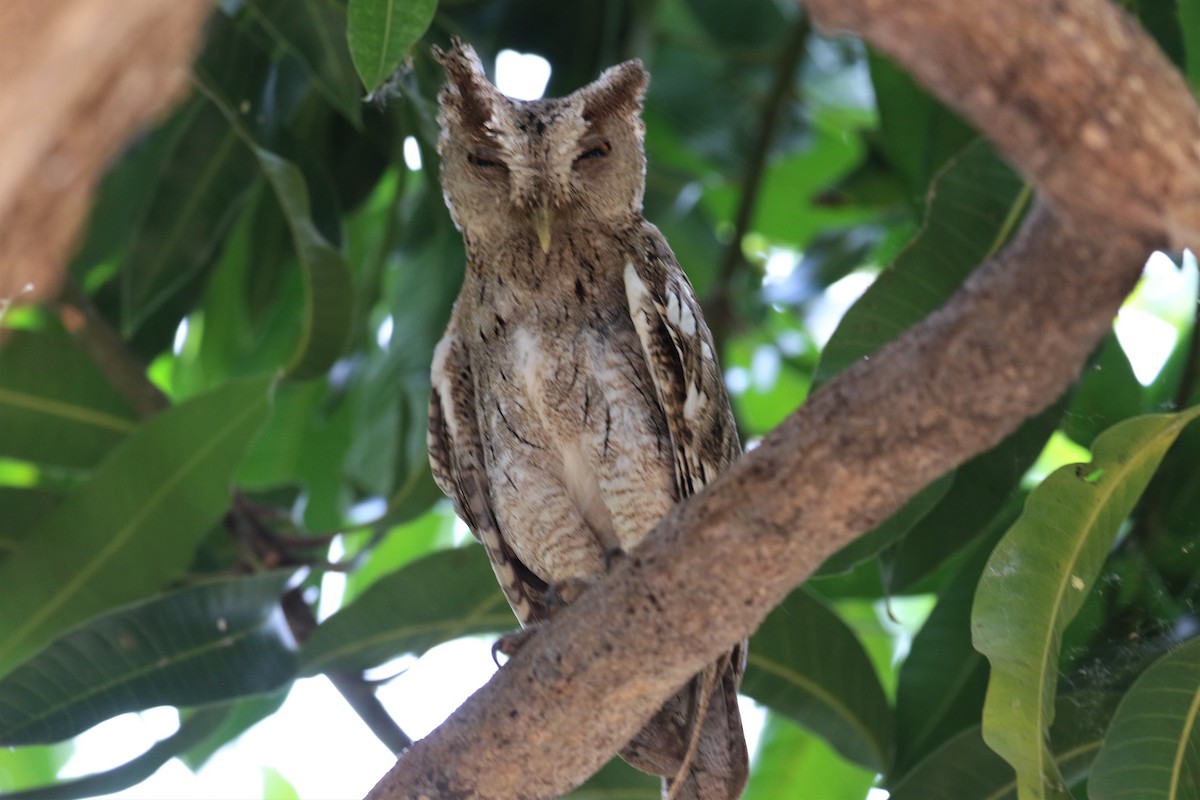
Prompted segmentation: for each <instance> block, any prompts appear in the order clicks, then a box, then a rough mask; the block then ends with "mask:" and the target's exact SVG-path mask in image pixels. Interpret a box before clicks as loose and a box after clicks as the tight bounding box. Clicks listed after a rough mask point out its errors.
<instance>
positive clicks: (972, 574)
mask: <svg viewBox="0 0 1200 800" xmlns="http://www.w3.org/2000/svg"><path fill="white" fill-rule="evenodd" d="M1001 530H1003V529H1001ZM1001 530H997V531H996V534H995V535H993V536H990V537H989V538H988V539H987V540H985V541H981V542H979V544H978V545H976V547H975V549H974V551H973V552H972V553H971V554H970V556H969V557H968V559H967V561H966V562H965V563H964V564H963V565H962V566H961V567H960V568H959V569H958V571H957V573H956V574H955V576H954V578H953V579H952V580H951V581H950V583H949V584H948V585H947V586H946V588H945V589H943V590H942V592H941V594H940V596H939V597H938V603H937V605H936V606H935V607H934V609H933V612H932V613H930V615H929V618H928V619H926V620H925V624H924V625H922V626H921V630H920V631H918V632H917V635H916V636H914V637H913V640H912V645H911V647H910V648H909V652H908V656H907V657H905V659H904V663H903V665H902V666H901V667H900V680H899V684H898V686H897V689H896V745H897V754H896V768H895V770H894V772H893V776H900V775H903V774H904V773H905V772H906V771H907V770H908V769H910V768H911V767H912V766H913V764H914V763H916V762H917V761H919V760H920V759H921V758H924V757H925V756H926V755H927V754H928V753H929V752H930V751H932V750H934V749H935V748H936V747H937V746H938V745H940V744H941V743H942V742H944V741H945V740H946V739H948V738H949V737H950V736H952V735H953V734H955V733H958V732H959V731H961V730H963V729H964V728H968V727H970V726H971V725H974V724H977V723H978V720H979V714H980V712H981V711H982V710H983V697H984V692H985V691H986V689H987V663H986V662H985V661H984V658H983V656H982V655H980V654H979V652H978V651H977V650H975V648H974V647H972V646H971V601H972V600H973V599H974V596H975V587H976V584H977V583H978V581H979V576H980V574H981V573H982V572H983V568H984V565H985V564H986V563H987V559H988V556H989V555H991V552H992V546H993V545H994V544H995V542H996V539H997V538H998V536H999V534H1000V532H1001Z"/></svg>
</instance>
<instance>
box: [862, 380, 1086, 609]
mask: <svg viewBox="0 0 1200 800" xmlns="http://www.w3.org/2000/svg"><path fill="white" fill-rule="evenodd" d="M1068 399H1069V398H1068V397H1065V396H1064V397H1063V398H1061V399H1060V400H1059V401H1058V402H1057V403H1055V404H1054V405H1052V406H1050V407H1049V408H1048V409H1046V410H1045V411H1043V412H1042V413H1041V414H1038V415H1037V416H1036V417H1033V418H1031V419H1027V420H1025V422H1024V423H1023V424H1022V425H1021V427H1019V428H1017V430H1016V431H1015V432H1014V433H1013V434H1012V435H1010V436H1009V437H1008V438H1006V439H1005V440H1004V441H1002V442H1000V444H998V445H996V446H995V447H993V448H992V449H991V450H989V451H987V452H986V453H982V454H980V455H978V456H975V458H973V459H971V460H970V461H968V462H967V463H966V464H963V465H962V466H961V467H959V468H958V469H957V470H955V472H954V484H953V485H952V486H951V487H950V491H949V492H947V493H946V496H945V497H943V498H942V501H941V502H940V503H938V504H937V506H935V507H934V508H933V510H932V511H930V512H929V513H928V514H926V515H925V516H924V517H923V518H922V519H921V520H920V521H918V522H917V524H916V525H914V526H913V528H912V529H911V530H910V531H909V532H908V535H907V536H906V537H905V538H904V539H901V540H900V541H899V542H897V543H896V545H895V546H893V547H892V548H890V549H888V550H887V551H885V552H884V553H883V555H882V556H881V559H882V562H883V571H884V583H885V585H886V586H887V588H888V590H889V591H891V592H894V593H901V592H905V591H908V590H910V589H912V587H913V586H914V585H915V584H916V583H917V581H919V580H921V579H922V578H924V577H925V576H926V575H928V574H930V573H931V572H933V571H934V570H935V569H936V568H937V567H938V565H940V564H942V563H943V562H944V561H945V560H946V559H947V558H948V557H949V556H951V555H952V554H954V553H955V552H957V551H958V550H960V549H961V548H962V547H964V546H966V545H967V544H969V543H970V542H971V541H972V540H974V539H975V538H976V537H978V536H979V535H981V534H982V532H983V531H985V530H986V529H987V528H988V526H989V525H991V524H992V522H993V520H995V518H996V515H997V514H1000V513H1002V512H1003V510H1004V508H1005V506H1006V504H1007V503H1008V502H1009V501H1010V499H1011V498H1012V497H1013V496H1014V493H1015V492H1016V491H1017V490H1018V488H1019V482H1020V480H1021V476H1022V475H1024V474H1025V472H1026V471H1027V470H1028V469H1029V468H1030V467H1031V466H1033V463H1034V462H1035V461H1036V460H1037V457H1038V454H1039V453H1040V452H1042V449H1043V448H1044V447H1045V445H1046V440H1047V439H1048V438H1049V437H1050V434H1051V433H1053V432H1054V428H1055V427H1056V426H1057V425H1058V422H1059V420H1060V419H1061V418H1062V414H1063V409H1064V408H1065V407H1066V403H1067V401H1068Z"/></svg>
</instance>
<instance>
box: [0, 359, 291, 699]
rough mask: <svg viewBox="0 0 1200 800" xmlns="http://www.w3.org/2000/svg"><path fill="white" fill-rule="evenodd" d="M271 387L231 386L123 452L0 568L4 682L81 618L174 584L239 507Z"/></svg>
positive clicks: (158, 422)
mask: <svg viewBox="0 0 1200 800" xmlns="http://www.w3.org/2000/svg"><path fill="white" fill-rule="evenodd" d="M268 386H269V381H268V380H267V379H263V378H259V379H254V380H246V381H239V382H230V383H227V384H226V385H224V386H223V387H221V388H220V389H217V390H215V391H213V392H210V393H208V394H205V395H201V396H200V397H197V398H195V399H193V400H191V401H188V402H187V403H184V404H183V405H180V406H178V407H176V408H172V409H170V410H168V411H165V412H163V413H162V414H160V415H159V416H158V417H156V418H154V419H153V420H151V421H150V422H148V423H146V424H145V425H143V426H141V427H140V428H138V429H137V431H135V432H134V433H132V434H130V435H129V437H127V438H126V439H125V440H124V441H123V442H121V444H119V445H117V446H116V447H115V448H114V449H113V450H112V451H111V452H110V453H109V454H108V456H107V457H106V458H105V459H104V461H102V462H101V463H100V465H99V466H98V467H97V468H96V471H95V473H94V474H93V475H92V477H91V479H90V480H89V481H88V482H87V483H86V484H84V485H83V486H81V487H79V489H77V490H76V491H74V492H72V493H71V494H70V496H68V497H67V498H66V499H65V500H64V501H63V502H62V504H61V505H59V506H58V507H57V508H56V509H55V510H54V511H53V512H51V514H50V516H49V517H47V518H46V519H45V521H44V522H43V523H42V524H41V525H40V526H39V528H38V529H37V530H36V531H34V532H32V533H31V534H30V535H29V536H28V537H27V539H26V541H25V542H24V544H23V545H22V548H21V550H19V551H18V552H16V553H13V554H12V555H11V556H9V557H8V558H7V559H5V560H4V562H3V563H0V586H2V587H3V596H4V614H3V615H0V675H3V674H5V673H7V672H8V671H9V670H10V669H11V668H12V667H13V666H15V665H16V664H19V663H20V662H21V661H23V660H24V659H25V658H26V657H27V656H29V655H30V654H32V653H33V652H34V651H35V650H37V649H40V648H41V647H42V646H43V645H45V644H47V643H48V642H49V641H50V640H51V639H53V638H54V637H55V636H57V635H58V634H60V633H62V632H63V631H65V630H67V629H68V628H71V627H74V626H75V625H76V624H78V623H80V622H82V621H83V620H85V619H87V618H89V617H92V616H94V615H96V614H98V613H100V612H103V611H106V610H108V609H110V608H113V607H115V606H118V605H121V604H123V603H127V602H130V601H132V600H136V599H138V598H140V597H143V596H145V595H148V594H150V593H151V592H153V591H155V590H157V589H159V588H160V587H162V586H164V585H165V584H167V583H169V582H170V581H171V580H173V579H174V578H176V577H177V576H178V575H179V574H180V573H182V571H183V569H184V568H185V567H186V566H187V564H188V562H189V561H190V560H191V558H192V554H193V552H194V550H195V547H196V545H197V544H198V543H199V541H200V540H201V538H203V536H204V535H205V534H206V533H207V532H208V530H209V528H210V527H211V526H212V525H213V524H215V523H216V522H217V521H218V520H220V518H221V515H222V514H224V513H225V511H226V509H227V508H228V505H229V491H230V479H231V477H232V475H233V471H234V469H236V467H237V464H238V462H239V461H240V459H241V456H242V453H243V452H244V450H245V448H246V445H247V443H248V442H249V441H250V439H251V438H253V436H254V433H255V432H256V431H257V429H258V427H259V425H260V424H262V421H263V419H264V418H265V417H266V413H267V401H268V398H267V389H268Z"/></svg>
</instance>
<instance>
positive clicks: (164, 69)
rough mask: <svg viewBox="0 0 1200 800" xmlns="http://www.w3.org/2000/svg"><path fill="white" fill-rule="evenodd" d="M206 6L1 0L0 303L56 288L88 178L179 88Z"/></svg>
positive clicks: (84, 204) (202, 1)
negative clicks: (0, 155) (0, 157)
mask: <svg viewBox="0 0 1200 800" xmlns="http://www.w3.org/2000/svg"><path fill="white" fill-rule="evenodd" d="M211 10H212V0H175V1H174V2H169V3H164V2H161V0H121V2H119V3H113V2H111V0H55V2H53V3H46V2H42V0H4V1H3V2H0V75H3V76H4V80H3V82H0V153H3V154H4V157H3V158H2V159H0V301H4V300H6V299H16V300H17V301H18V302H22V303H32V302H35V301H36V300H38V299H39V298H42V297H48V296H51V295H53V293H54V291H55V289H56V288H57V286H58V280H59V277H60V276H61V274H62V270H63V264H64V263H65V261H66V259H67V257H68V256H69V255H70V249H71V247H72V245H73V244H74V242H75V237H76V233H77V231H78V230H79V226H80V224H81V223H82V222H83V219H84V217H85V215H86V214H87V212H88V209H89V208H90V206H91V196H92V187H93V186H94V184H95V182H96V180H97V179H98V177H99V175H100V173H101V171H102V170H103V169H104V168H105V167H106V166H107V165H108V162H109V161H110V160H111V159H112V157H113V155H114V154H115V153H116V152H117V150H118V149H119V148H120V147H122V146H123V145H124V144H125V143H126V142H127V141H128V140H129V138H130V136H131V135H133V134H134V133H135V132H136V131H137V130H138V129H139V128H142V127H145V126H146V125H148V124H149V123H150V122H152V121H153V119H154V118H155V117H156V116H158V115H159V114H161V113H162V112H163V111H164V110H165V109H167V108H169V107H170V106H171V105H172V104H173V103H174V102H175V100H177V99H178V98H179V96H180V95H181V93H182V92H183V91H184V89H185V88H186V86H187V73H188V65H189V64H190V63H191V60H192V55H193V54H194V52H195V48H196V44H197V42H198V41H199V38H200V31H201V28H202V26H203V22H204V20H205V18H206V17H207V16H208V14H209V12H210V11H211ZM27 286H29V287H31V288H29V289H28V290H26V287H27Z"/></svg>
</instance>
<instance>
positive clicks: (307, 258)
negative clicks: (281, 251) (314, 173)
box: [196, 65, 354, 380]
mask: <svg viewBox="0 0 1200 800" xmlns="http://www.w3.org/2000/svg"><path fill="white" fill-rule="evenodd" d="M196 71H197V75H198V76H199V78H200V88H201V90H202V91H204V93H205V94H206V95H207V96H208V98H209V99H210V100H211V101H212V102H213V104H214V105H215V106H216V107H217V108H218V109H220V111H221V113H222V114H223V115H224V116H225V118H226V120H227V121H228V123H229V127H230V129H231V130H232V131H233V132H234V133H235V134H236V135H237V136H238V137H240V138H241V139H242V141H243V142H244V143H245V145H246V146H247V147H249V148H250V150H251V152H253V153H254V156H255V158H256V159H257V160H258V165H259V168H260V169H261V171H262V172H263V174H264V175H265V176H266V178H267V181H268V182H269V183H270V184H271V188H272V189H273V190H274V192H275V198H276V200H278V201H279V205H280V208H282V209H283V212H284V216H285V217H286V219H287V222H288V228H289V229H290V230H291V233H292V243H293V245H294V246H295V248H296V254H297V255H298V256H299V258H300V265H301V270H302V275H303V276H304V306H305V310H304V317H303V319H304V322H303V325H302V328H301V332H300V341H299V342H298V343H297V345H296V350H295V352H294V353H293V355H292V358H291V361H290V362H289V363H288V366H287V377H288V378H290V379H292V380H306V379H309V378H315V377H318V376H321V375H324V374H325V372H326V371H328V369H329V368H330V367H331V366H333V363H334V362H335V361H336V360H337V359H338V357H339V356H340V355H341V354H342V352H343V351H344V350H345V349H346V345H347V343H348V342H349V339H350V326H351V323H352V322H353V320H354V284H353V281H352V279H351V274H350V268H349V267H348V266H347V265H346V261H345V259H344V258H343V257H342V254H341V252H340V251H338V249H337V248H335V247H333V246H332V245H331V244H330V243H329V241H328V240H327V239H326V238H325V236H324V235H322V233H321V232H320V231H319V230H318V229H317V226H316V225H315V224H314V222H313V217H312V205H311V203H310V201H309V191H308V184H307V182H306V181H305V178H304V173H303V172H301V171H300V168H299V167H297V166H296V165H295V164H294V163H292V162H291V161H288V160H287V159H285V158H282V157H281V156H279V155H277V154H275V153H273V152H271V151H270V150H267V149H266V148H264V147H262V146H261V145H260V144H259V143H258V141H257V139H256V137H255V135H254V133H253V132H252V131H251V130H250V129H249V128H247V127H246V125H245V124H243V122H242V118H241V116H240V115H239V114H238V112H237V111H236V110H235V109H234V108H233V107H232V106H231V105H230V104H229V101H228V98H226V97H224V96H223V95H222V94H221V91H220V88H219V87H218V85H217V83H216V81H215V78H214V77H213V75H211V74H210V73H208V72H206V71H204V70H203V69H202V68H201V66H199V65H198V66H197V67H196Z"/></svg>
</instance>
